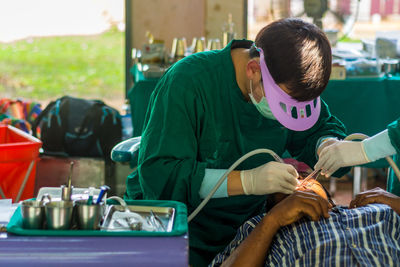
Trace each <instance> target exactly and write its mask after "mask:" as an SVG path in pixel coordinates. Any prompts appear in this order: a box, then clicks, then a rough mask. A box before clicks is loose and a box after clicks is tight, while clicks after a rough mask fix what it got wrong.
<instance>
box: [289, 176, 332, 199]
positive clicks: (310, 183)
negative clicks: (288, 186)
mask: <svg viewBox="0 0 400 267" xmlns="http://www.w3.org/2000/svg"><path fill="white" fill-rule="evenodd" d="M299 182H300V184H299V185H298V186H297V187H296V191H306V190H311V191H313V192H314V193H315V194H317V195H319V196H320V197H322V198H324V199H326V200H328V195H327V194H326V192H325V189H324V188H323V187H322V185H321V184H320V183H319V182H318V181H317V180H315V179H307V180H304V179H303V178H302V177H300V178H299Z"/></svg>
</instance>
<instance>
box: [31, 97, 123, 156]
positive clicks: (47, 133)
mask: <svg viewBox="0 0 400 267" xmlns="http://www.w3.org/2000/svg"><path fill="white" fill-rule="evenodd" d="M37 127H40V139H41V140H42V142H43V150H44V153H45V154H49V155H61V156H80V157H104V159H105V160H107V161H109V160H110V152H111V149H112V148H113V147H114V146H115V145H116V144H117V143H119V142H120V141H121V135H122V132H121V116H120V114H119V112H118V111H117V110H115V109H113V108H111V107H109V106H107V105H106V104H104V102H102V101H100V100H86V99H81V98H74V97H70V96H64V97H61V98H59V99H57V100H56V101H53V102H51V103H50V104H49V105H48V106H47V107H46V108H45V109H44V110H43V111H42V112H41V113H40V114H39V116H38V117H37V118H36V119H35V121H34V122H33V124H32V133H33V135H34V136H37Z"/></svg>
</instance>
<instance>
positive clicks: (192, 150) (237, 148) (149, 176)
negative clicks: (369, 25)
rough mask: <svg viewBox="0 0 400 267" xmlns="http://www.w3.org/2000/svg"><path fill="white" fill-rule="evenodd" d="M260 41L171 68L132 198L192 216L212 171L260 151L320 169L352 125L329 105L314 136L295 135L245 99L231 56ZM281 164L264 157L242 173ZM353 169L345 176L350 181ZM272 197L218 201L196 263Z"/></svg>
mask: <svg viewBox="0 0 400 267" xmlns="http://www.w3.org/2000/svg"><path fill="white" fill-rule="evenodd" d="M251 44H252V42H250V41H247V40H241V41H238V40H234V41H232V42H231V43H230V44H229V45H227V46H226V47H225V48H224V49H222V50H214V51H207V52H201V53H196V54H193V55H191V56H188V57H186V58H184V59H182V60H180V61H179V62H177V63H175V64H174V65H173V66H171V67H170V68H169V70H168V71H167V72H166V73H165V74H164V76H163V77H162V78H161V79H160V81H159V82H158V84H157V86H156V88H155V91H154V92H153V94H152V96H151V99H150V103H149V107H148V111H147V114H146V118H145V128H144V130H143V133H142V140H141V145H140V152H139V159H138V169H137V171H135V172H134V173H132V174H131V175H130V176H128V179H127V192H126V194H125V197H126V198H127V199H137V198H144V199H169V200H176V201H181V202H183V203H185V204H186V205H187V208H188V213H189V214H190V213H191V212H192V211H193V210H194V209H195V208H196V207H197V206H198V205H199V204H200V202H201V200H202V199H200V196H199V190H200V185H201V183H202V181H203V177H204V174H205V169H206V168H209V169H228V168H229V167H230V166H231V165H232V164H233V163H234V162H235V161H236V160H237V159H238V158H240V157H241V156H243V155H244V154H246V153H247V152H250V151H252V150H254V149H257V148H269V149H272V150H273V151H275V152H276V153H277V154H278V155H280V156H282V154H283V153H284V152H285V151H288V152H289V153H290V154H291V156H293V157H295V158H296V159H297V160H299V161H303V162H305V163H307V164H308V165H309V166H314V164H315V163H316V156H315V152H316V144H317V141H318V139H319V138H320V137H322V136H336V137H339V138H344V137H345V136H346V134H345V128H344V125H343V124H342V123H341V122H340V121H339V120H338V119H337V118H335V117H334V116H332V115H331V114H330V112H329V110H328V107H327V105H326V104H325V102H323V101H322V108H321V115H320V118H319V120H318V122H317V123H316V124H315V126H313V127H312V128H311V129H309V130H307V131H302V132H295V131H290V130H288V129H286V128H285V127H283V126H282V125H281V124H280V123H279V122H278V121H276V120H271V119H267V118H265V117H263V116H262V115H261V114H260V113H259V112H258V111H257V109H256V107H255V106H254V105H253V104H252V103H249V102H247V101H246V100H245V98H244V96H243V95H242V92H241V91H240V89H239V87H238V85H237V82H236V76H235V69H234V66H233V62H232V58H231V49H234V48H236V47H243V48H249V47H250V46H251ZM271 160H273V158H272V157H271V156H269V155H267V154H259V155H255V156H253V157H251V158H250V159H247V160H246V161H244V162H243V163H242V164H240V165H239V166H238V168H237V170H242V169H251V168H255V167H257V166H259V165H261V164H264V163H266V162H268V161H271ZM347 171H348V169H342V175H343V174H344V173H345V172H347ZM266 199H267V196H245V195H241V196H232V197H227V198H214V199H211V200H210V201H209V202H208V204H207V205H206V206H205V207H204V208H203V209H202V211H201V212H200V213H199V214H198V215H197V216H196V217H195V218H194V219H193V220H192V221H191V222H190V223H189V245H190V252H189V253H190V256H189V259H190V264H192V265H193V266H205V265H207V264H208V263H209V262H211V260H212V259H213V258H214V256H215V255H216V254H217V253H218V252H220V251H222V250H223V249H224V248H225V246H226V245H227V244H228V243H229V242H230V241H231V240H232V239H233V237H234V236H235V233H236V230H237V228H238V227H239V226H240V225H241V224H242V223H243V222H244V221H246V220H247V219H249V218H250V217H252V216H254V215H257V214H259V213H260V212H262V211H263V209H264V205H265V201H266Z"/></svg>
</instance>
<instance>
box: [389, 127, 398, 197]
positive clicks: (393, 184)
mask: <svg viewBox="0 0 400 267" xmlns="http://www.w3.org/2000/svg"><path fill="white" fill-rule="evenodd" d="M387 129H388V133H389V138H390V142H391V143H392V145H393V147H394V148H395V149H396V152H397V154H396V155H394V156H393V160H394V162H395V163H396V164H397V166H400V157H399V155H400V119H397V120H396V121H394V122H392V123H391V124H389V125H388V127H387ZM386 189H387V191H388V192H390V193H392V194H395V195H397V196H400V182H399V179H398V178H397V176H396V174H395V173H394V171H393V170H392V168H390V171H389V177H388V181H387V187H386Z"/></svg>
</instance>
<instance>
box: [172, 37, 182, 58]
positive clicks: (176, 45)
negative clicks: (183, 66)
mask: <svg viewBox="0 0 400 267" xmlns="http://www.w3.org/2000/svg"><path fill="white" fill-rule="evenodd" d="M185 53H186V39H185V38H184V37H182V38H174V40H173V41H172V50H171V57H172V58H173V59H175V60H179V59H182V58H184V57H185Z"/></svg>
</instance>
